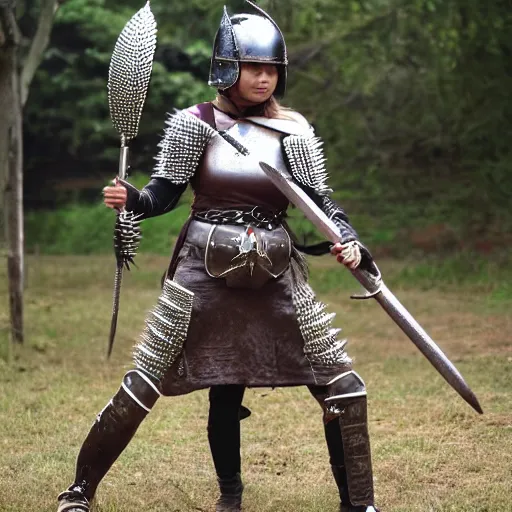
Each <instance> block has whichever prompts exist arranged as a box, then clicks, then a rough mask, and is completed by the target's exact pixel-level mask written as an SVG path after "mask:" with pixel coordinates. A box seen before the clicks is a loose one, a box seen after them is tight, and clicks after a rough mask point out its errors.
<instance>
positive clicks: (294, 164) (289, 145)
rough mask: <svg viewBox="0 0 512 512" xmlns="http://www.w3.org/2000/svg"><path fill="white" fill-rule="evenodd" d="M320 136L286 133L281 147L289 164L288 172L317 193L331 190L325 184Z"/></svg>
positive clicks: (325, 174) (327, 192)
mask: <svg viewBox="0 0 512 512" xmlns="http://www.w3.org/2000/svg"><path fill="white" fill-rule="evenodd" d="M322 145H323V141H322V139H320V137H304V136H303V135H288V136H287V137H285V138H284V139H283V147H284V151H285V154H286V158H287V160H288V163H289V166H290V172H291V173H292V176H293V177H294V178H295V180H297V182H298V183H300V184H301V185H304V186H306V187H309V188H312V189H313V190H314V191H315V192H316V193H317V194H320V195H326V194H329V193H330V192H332V190H331V189H330V188H329V187H328V186H327V178H328V174H327V170H326V168H325V156H324V152H323V150H322Z"/></svg>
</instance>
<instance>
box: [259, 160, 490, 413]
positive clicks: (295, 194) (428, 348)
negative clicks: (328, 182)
mask: <svg viewBox="0 0 512 512" xmlns="http://www.w3.org/2000/svg"><path fill="white" fill-rule="evenodd" d="M260 167H261V168H262V169H263V171H264V172H265V174H266V175H267V176H268V177H269V178H270V180H271V181H272V182H273V183H274V185H275V186H276V187H277V188H278V189H279V190H280V191H281V192H282V193H283V194H284V195H285V196H286V197H287V198H288V199H289V200H290V202H291V203H293V204H294V205H295V206H296V207H297V208H299V209H300V210H301V211H302V212H303V213H304V215H305V216H306V217H307V218H308V219H309V220H310V221H311V222H312V223H313V224H314V225H315V226H316V227H317V228H318V229H319V231H320V232H321V233H323V234H324V235H325V236H326V238H327V239H328V240H330V241H331V242H333V243H337V242H341V241H342V240H341V235H340V232H339V229H338V227H337V226H336V224H335V223H334V222H333V221H332V220H331V219H329V218H328V217H327V215H325V213H324V212H323V211H322V210H321V209H320V208H319V207H318V206H317V205H316V204H315V203H314V202H313V201H312V200H311V198H310V197H309V196H308V195H307V194H306V192H304V190H302V189H301V188H300V187H299V186H298V185H297V184H296V183H295V182H294V181H293V179H292V177H291V176H290V174H289V173H287V172H286V171H283V170H277V169H275V168H274V167H272V166H270V165H268V164H266V163H264V162H260ZM351 272H352V274H353V275H354V277H355V278H356V279H357V280H358V281H359V282H360V283H361V285H362V286H363V287H364V288H365V289H366V290H367V292H368V293H369V295H368V297H373V298H375V300H376V301H377V302H378V303H379V304H380V305H381V307H382V308H383V309H384V311H386V313H387V314H388V315H389V316H390V317H391V318H392V319H393V320H394V321H395V323H396V324H397V325H398V327H400V329H401V330H402V331H403V332H404V333H405V334H406V335H407V337H408V338H409V339H410V340H411V341H412V342H413V343H414V344H415V345H416V347H418V349H419V350H420V351H421V353H422V354H423V355H424V356H425V357H426V358H427V359H428V361H429V362H430V363H431V364H432V366H434V368H435V369H436V370H437V371H438V372H439V373H440V374H441V376H442V377H443V378H444V379H445V380H446V381H447V382H448V384H450V386H452V388H453V389H454V390H455V391H456V392H457V393H459V395H460V396H461V397H462V398H463V399H464V400H465V401H466V402H467V403H468V404H469V405H470V406H471V407H473V409H474V410H475V411H477V412H478V413H480V414H482V413H483V410H482V407H481V406H480V404H479V403H478V400H477V398H476V396H475V394H474V393H473V392H472V391H471V389H470V387H469V386H468V385H467V383H466V381H465V380H464V378H463V377H462V375H461V374H460V372H459V371H458V370H457V368H455V366H454V365H453V364H452V363H451V361H450V360H449V359H448V358H447V357H446V355H445V354H444V353H443V351H442V350H441V349H440V348H439V347H438V346H437V345H436V343H435V342H434V341H433V340H432V338H431V337H430V336H429V335H428V334H427V333H426V331H425V330H424V329H423V328H422V327H421V326H420V324H419V323H418V322H417V321H416V320H415V319H414V317H413V316H412V315H411V314H410V313H409V312H408V311H407V309H406V308H405V307H404V306H403V305H402V304H401V302H400V301H399V300H398V299H397V298H396V297H395V296H394V294H393V293H392V292H391V291H390V290H389V288H388V287H387V286H386V285H385V284H384V281H383V280H382V276H381V274H380V271H379V269H378V267H377V265H376V264H375V263H374V262H373V263H372V268H371V269H369V270H366V269H362V268H357V269H355V270H352V271H351Z"/></svg>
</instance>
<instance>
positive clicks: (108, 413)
mask: <svg viewBox="0 0 512 512" xmlns="http://www.w3.org/2000/svg"><path fill="white" fill-rule="evenodd" d="M159 395H160V392H159V390H158V388H157V386H156V385H155V383H154V382H153V381H152V380H151V379H150V377H148V376H147V375H146V374H144V373H143V372H142V371H140V370H132V371H130V372H128V373H127V374H126V375H125V377H124V379H123V383H122V385H121V388H120V389H119V391H118V392H117V393H116V394H115V395H114V397H113V398H112V399H111V400H110V402H109V403H108V404H107V406H106V407H105V408H104V409H103V410H102V411H101V412H100V413H99V414H98V416H97V418H96V421H95V422H94V424H93V426H92V427H91V430H90V431H89V434H88V435H87V437H86V438H85V441H84V443H83V445H82V448H81V449H80V453H79V454H78V459H77V464H76V475H75V481H74V483H73V484H72V485H71V486H70V487H69V488H68V489H67V490H66V491H64V492H63V493H61V494H60V495H59V497H58V499H59V508H58V512H89V510H90V503H91V501H92V499H93V497H94V494H95V492H96V488H97V487H98V484H99V483H100V481H101V480H102V478H103V477H104V476H105V475H106V474H107V471H108V470H109V469H110V467H111V466H112V464H114V462H115V461H116V459H117V458H118V457H119V455H121V453H122V451H123V450H124V449H125V448H126V446H127V445H128V443H129V442H130V440H131V439H132V437H133V435H134V434H135V432H136V431H137V428H138V427H139V425H140V424H141V422H142V420H143V419H144V418H145V417H146V416H147V414H148V412H149V411H150V410H151V408H152V407H153V405H154V404H155V402H156V400H157V399H158V396H159Z"/></svg>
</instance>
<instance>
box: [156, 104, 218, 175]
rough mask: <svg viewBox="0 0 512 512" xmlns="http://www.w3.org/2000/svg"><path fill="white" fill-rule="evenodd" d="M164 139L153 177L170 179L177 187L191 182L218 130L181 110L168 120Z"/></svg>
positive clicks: (160, 145) (161, 142)
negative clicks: (204, 152)
mask: <svg viewBox="0 0 512 512" xmlns="http://www.w3.org/2000/svg"><path fill="white" fill-rule="evenodd" d="M166 125H167V126H166V128H165V131H164V137H163V139H162V140H161V141H160V143H159V147H160V152H159V153H158V156H157V157H156V160H157V164H156V165H155V172H154V173H153V174H152V176H151V177H152V178H166V179H168V180H170V181H171V182H172V183H174V184H176V185H182V184H184V183H187V182H188V181H189V180H190V178H191V177H192V176H193V175H194V173H195V172H196V169H197V166H198V165H199V161H200V160H201V156H202V154H203V151H204V149H205V148H206V145H207V144H208V142H209V141H210V139H211V138H212V137H213V136H214V135H216V133H217V132H216V131H215V130H214V129H213V128H212V127H211V126H210V125H208V124H206V123H205V122H203V121H201V120H200V119H198V118H197V117H196V116H194V115H192V114H190V113H188V112H186V111H183V110H182V111H179V112H176V113H175V114H172V115H170V116H169V118H168V119H167V121H166Z"/></svg>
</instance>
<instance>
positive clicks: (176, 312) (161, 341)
mask: <svg viewBox="0 0 512 512" xmlns="http://www.w3.org/2000/svg"><path fill="white" fill-rule="evenodd" d="M193 300H194V294H193V293H192V292H191V291H189V290H187V289H186V288H183V287H182V286H180V285H179V284H177V283H175V282H174V281H172V280H170V279H166V281H165V283H164V287H163V290H162V294H161V295H160V297H159V299H158V302H157V304H156V306H155V307H154V308H153V310H152V311H150V313H149V315H148V317H147V318H146V327H145V329H144V331H143V333H142V335H141V341H140V342H139V343H138V344H137V346H136V347H135V350H134V361H135V365H136V366H137V368H140V369H142V370H144V371H145V372H147V373H148V374H149V375H151V376H152V377H155V378H156V379H162V378H163V377H164V376H165V374H166V372H167V370H168V369H169V368H170V367H171V365H172V364H173V363H174V362H175V361H176V360H177V358H178V356H179V355H180V354H181V351H182V349H183V344H184V342H185V339H186V337H187V331H188V326H189V324H190V318H191V315H192V304H193Z"/></svg>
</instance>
